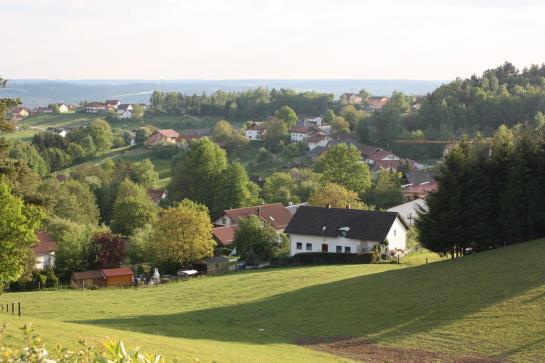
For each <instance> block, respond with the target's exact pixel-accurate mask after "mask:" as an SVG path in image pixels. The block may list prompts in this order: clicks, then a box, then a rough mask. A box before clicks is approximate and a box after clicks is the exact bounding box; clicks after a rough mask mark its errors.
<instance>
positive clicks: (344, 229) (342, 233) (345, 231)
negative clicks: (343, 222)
mask: <svg viewBox="0 0 545 363" xmlns="http://www.w3.org/2000/svg"><path fill="white" fill-rule="evenodd" d="M348 232H350V227H341V228H339V236H341V237H346V235H347V234H348Z"/></svg>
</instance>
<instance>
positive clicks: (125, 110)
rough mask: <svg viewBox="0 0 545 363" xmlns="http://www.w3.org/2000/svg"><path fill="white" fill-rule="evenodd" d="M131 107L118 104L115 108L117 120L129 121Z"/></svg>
mask: <svg viewBox="0 0 545 363" xmlns="http://www.w3.org/2000/svg"><path fill="white" fill-rule="evenodd" d="M132 110H133V108H132V105H130V104H126V103H124V104H120V105H119V106H117V118H122V119H130V118H132Z"/></svg>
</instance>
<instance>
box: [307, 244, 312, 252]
mask: <svg viewBox="0 0 545 363" xmlns="http://www.w3.org/2000/svg"><path fill="white" fill-rule="evenodd" d="M307 251H312V243H307Z"/></svg>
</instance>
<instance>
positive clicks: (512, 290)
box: [77, 241, 545, 344]
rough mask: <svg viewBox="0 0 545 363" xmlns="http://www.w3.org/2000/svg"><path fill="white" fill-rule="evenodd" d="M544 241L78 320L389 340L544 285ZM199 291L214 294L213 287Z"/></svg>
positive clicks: (204, 335) (185, 330)
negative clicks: (160, 311) (204, 303)
mask: <svg viewBox="0 0 545 363" xmlns="http://www.w3.org/2000/svg"><path fill="white" fill-rule="evenodd" d="M544 244H545V243H544V242H543V241H539V243H537V242H532V243H531V244H529V246H527V248H524V249H523V248H520V246H514V247H509V251H508V250H507V248H505V249H502V250H497V251H491V252H486V253H481V254H479V255H474V256H467V257H464V258H463V259H458V260H454V261H445V262H442V263H433V264H429V265H423V266H418V267H412V268H407V269H400V270H392V271H387V272H383V273H378V274H371V275H365V276H360V277H355V278H351V279H346V280H341V281H337V282H333V283H327V284H322V285H315V286H311V287H306V288H302V289H299V290H295V291H292V292H288V293H283V294H280V295H277V296H273V297H270V298H268V299H263V300H258V301H254V302H250V303H243V304H240V305H231V306H225V307H220V308H211V309H203V310H197V311H191V312H184V313H176V314H171V315H160V316H157V315H144V316H142V315H141V316H134V317H120V318H109V319H98V320H87V321H77V322H78V323H85V324H93V325H99V326H104V327H108V328H115V329H121V330H129V331H137V332H142V333H147V334H154V335H164V336H170V337H181V338H188V339H208V340H217V341H224V342H242V343H254V344H270V343H293V342H294V341H295V340H296V339H298V338H303V337H327V336H331V337H333V336H350V337H365V338H369V339H372V340H373V341H376V342H391V341H394V340H395V339H398V338H401V337H407V336H411V335H416V334H419V333H422V332H427V331H430V330H431V329H434V328H436V327H440V326H444V325H447V324H450V323H452V322H455V321H457V320H459V319H462V318H463V317H464V316H467V315H468V314H471V313H475V312H477V311H479V310H481V309H484V308H486V307H487V306H490V305H492V304H497V303H499V302H502V301H505V300H506V299H509V298H512V297H516V296H519V295H521V294H524V293H525V292H526V291H528V290H530V289H533V288H535V287H537V286H540V285H543V284H545V265H544V264H543V263H542V262H541V261H542V258H543V252H542V251H543V245H544ZM531 250H534V251H533V252H532V251H531ZM263 288H266V287H265V286H264V287H263ZM203 294H208V295H210V298H211V299H213V298H214V293H213V291H203ZM529 303H532V301H530V302H529ZM135 304H138V301H135ZM475 324H479V323H478V320H477V322H476V323H475Z"/></svg>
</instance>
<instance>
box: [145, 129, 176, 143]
mask: <svg viewBox="0 0 545 363" xmlns="http://www.w3.org/2000/svg"><path fill="white" fill-rule="evenodd" d="M179 136H180V134H178V133H177V132H176V131H174V130H172V129H168V130H157V131H155V132H154V133H153V134H151V136H150V137H149V138H148V139H147V140H146V142H145V144H146V145H157V144H175V143H176V142H177V140H178V137H179Z"/></svg>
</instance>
